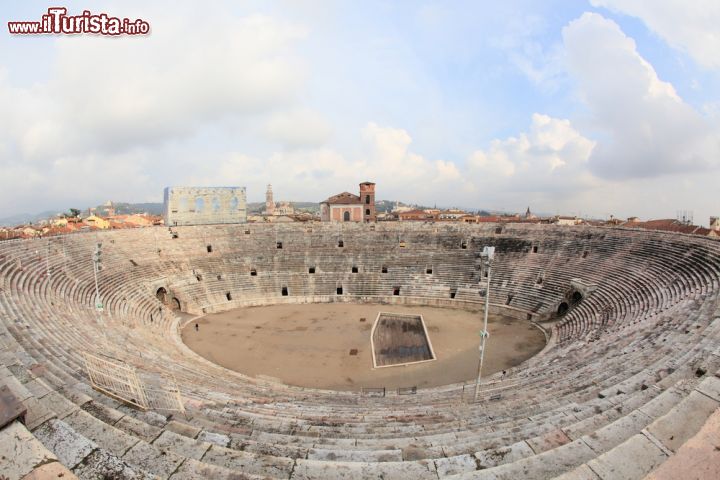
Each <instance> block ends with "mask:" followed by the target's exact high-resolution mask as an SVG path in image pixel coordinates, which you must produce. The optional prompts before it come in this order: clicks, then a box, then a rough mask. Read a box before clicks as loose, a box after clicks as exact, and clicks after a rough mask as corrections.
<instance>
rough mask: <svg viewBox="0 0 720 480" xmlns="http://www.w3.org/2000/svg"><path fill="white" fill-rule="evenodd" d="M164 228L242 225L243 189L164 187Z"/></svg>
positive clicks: (243, 219)
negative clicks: (218, 224) (224, 224)
mask: <svg viewBox="0 0 720 480" xmlns="http://www.w3.org/2000/svg"><path fill="white" fill-rule="evenodd" d="M164 201H165V205H164V208H165V225H167V226H177V225H208V224H217V223H245V222H246V221H247V204H246V197H245V187H167V188H165V192H164Z"/></svg>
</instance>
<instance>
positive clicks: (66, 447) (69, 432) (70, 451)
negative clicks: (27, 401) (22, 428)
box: [33, 420, 97, 468]
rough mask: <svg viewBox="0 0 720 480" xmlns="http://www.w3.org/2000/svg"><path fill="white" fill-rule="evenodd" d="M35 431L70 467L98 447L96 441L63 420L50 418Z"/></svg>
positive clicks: (44, 443) (39, 438)
mask: <svg viewBox="0 0 720 480" xmlns="http://www.w3.org/2000/svg"><path fill="white" fill-rule="evenodd" d="M33 433H34V434H35V436H36V437H37V438H38V440H40V441H41V442H42V443H43V445H45V447H47V448H48V449H49V450H50V451H52V452H53V453H55V455H57V457H58V458H59V459H60V461H61V462H62V463H63V465H66V466H67V467H69V468H74V467H75V466H76V465H77V464H78V463H80V462H81V461H82V460H83V459H84V458H85V457H87V456H88V455H89V454H90V452H92V451H93V450H94V449H95V448H97V444H96V443H95V442H93V441H92V440H88V439H87V438H85V437H83V436H82V435H80V434H79V433H77V432H76V431H75V430H73V429H72V427H70V426H69V425H68V424H67V423H65V422H63V421H61V420H49V421H47V422H45V423H44V424H43V425H42V426H40V428H38V429H37V430H35V432H33Z"/></svg>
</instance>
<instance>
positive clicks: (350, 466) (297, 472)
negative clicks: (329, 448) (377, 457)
mask: <svg viewBox="0 0 720 480" xmlns="http://www.w3.org/2000/svg"><path fill="white" fill-rule="evenodd" d="M290 478H291V479H292V480H321V479H323V480H324V479H328V478H333V479H358V480H371V479H373V480H375V479H377V478H382V479H383V480H407V479H408V478H412V479H413V480H437V478H438V477H437V473H436V472H435V465H434V464H433V462H431V461H425V460H421V461H419V462H387V463H363V462H319V461H315V460H297V462H296V464H295V469H294V470H293V472H292V477H290Z"/></svg>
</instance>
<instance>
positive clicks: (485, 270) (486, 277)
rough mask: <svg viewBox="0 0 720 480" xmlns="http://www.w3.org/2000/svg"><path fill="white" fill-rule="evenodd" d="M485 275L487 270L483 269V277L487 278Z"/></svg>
mask: <svg viewBox="0 0 720 480" xmlns="http://www.w3.org/2000/svg"><path fill="white" fill-rule="evenodd" d="M487 275H488V272H487V270H485V271H484V272H483V277H485V278H487Z"/></svg>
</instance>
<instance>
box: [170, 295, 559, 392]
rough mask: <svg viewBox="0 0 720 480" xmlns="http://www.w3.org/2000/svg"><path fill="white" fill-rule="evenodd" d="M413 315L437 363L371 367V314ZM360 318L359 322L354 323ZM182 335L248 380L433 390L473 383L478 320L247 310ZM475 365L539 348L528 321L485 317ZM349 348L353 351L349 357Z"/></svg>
mask: <svg viewBox="0 0 720 480" xmlns="http://www.w3.org/2000/svg"><path fill="white" fill-rule="evenodd" d="M381 311H383V312H398V313H412V314H421V315H422V316H423V320H424V321H425V325H426V326H427V329H428V334H429V336H430V340H431V342H432V345H433V350H434V351H435V355H436V357H437V360H433V361H430V362H425V363H420V364H415V365H407V366H397V367H385V368H379V369H373V367H372V365H373V362H372V351H371V347H370V330H371V329H372V325H373V322H375V318H376V317H377V314H378V312H381ZM363 318H364V319H365V320H364V321H361V319H363ZM197 323H198V326H199V330H198V331H195V322H191V323H189V324H188V325H187V326H186V327H185V328H184V329H183V331H182V339H183V341H184V342H185V344H186V345H187V346H188V347H190V348H191V349H192V350H194V351H195V352H197V353H198V354H199V355H201V356H203V357H205V358H206V359H208V360H210V361H212V362H214V363H217V364H219V365H222V366H224V367H226V368H229V369H231V370H235V371H237V372H240V373H243V374H245V375H249V376H265V377H273V378H274V379H278V380H280V381H282V382H284V383H287V384H290V385H298V386H304V387H313V388H324V389H334V390H357V389H359V388H360V387H386V388H391V389H394V388H398V387H412V386H417V387H420V388H422V387H433V386H439V385H446V384H449V383H458V382H463V381H466V380H474V379H475V377H476V375H477V364H478V359H479V351H478V345H479V343H480V336H479V332H480V330H481V329H482V315H481V314H480V313H479V312H477V311H475V312H473V311H468V310H459V309H448V308H435V307H415V306H397V305H373V304H347V303H329V304H306V305H273V306H268V307H249V308H240V309H235V310H230V311H227V312H222V313H214V314H209V315H207V316H205V317H203V318H201V319H199V320H198V321H197ZM488 330H489V331H490V339H489V340H488V342H487V351H486V352H485V360H484V367H483V375H489V374H491V373H493V372H497V371H500V370H503V369H506V368H509V367H511V366H514V365H517V364H519V363H521V362H522V361H524V360H526V359H527V358H530V357H531V356H533V355H535V354H536V353H537V352H539V351H540V350H542V348H543V347H544V346H545V337H544V335H543V334H542V332H541V331H540V330H539V329H538V328H537V327H535V326H534V325H532V324H531V323H529V322H526V321H522V320H515V319H512V318H508V317H501V316H492V315H491V316H490V321H489V326H488ZM351 350H357V353H356V354H353V355H351V354H350V353H351Z"/></svg>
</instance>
